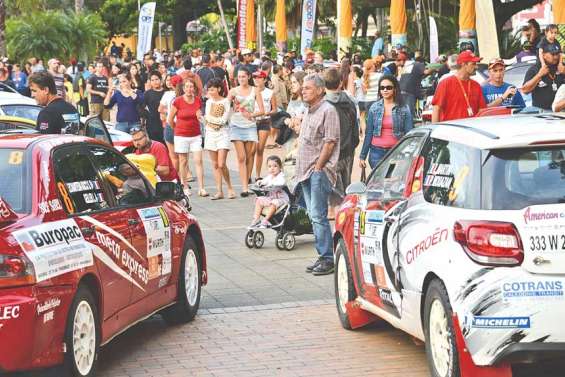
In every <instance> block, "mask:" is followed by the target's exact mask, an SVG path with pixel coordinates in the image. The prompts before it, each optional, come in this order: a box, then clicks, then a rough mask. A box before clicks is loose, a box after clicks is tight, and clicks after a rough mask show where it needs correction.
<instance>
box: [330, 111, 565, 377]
mask: <svg viewBox="0 0 565 377" xmlns="http://www.w3.org/2000/svg"><path fill="white" fill-rule="evenodd" d="M347 194H348V195H347V196H346V198H345V200H344V202H343V203H342V206H341V208H340V211H339V213H338V215H337V217H336V232H335V235H334V241H335V242H334V244H335V259H336V270H335V285H336V302H337V310H338V314H339V317H340V320H341V322H342V325H343V326H344V327H345V328H348V329H351V328H356V327H360V326H363V325H365V324H367V323H369V322H372V321H374V320H377V319H379V318H380V319H384V320H386V321H388V322H390V323H391V324H393V325H394V326H396V327H398V328H400V329H402V330H404V331H406V332H408V333H409V334H411V335H413V336H415V337H416V338H419V339H421V340H424V341H425V343H426V353H427V357H428V362H429V367H430V371H431V373H432V375H433V376H441V377H452V376H472V377H479V376H511V375H512V369H511V365H512V364H515V363H523V362H531V361H535V360H539V359H543V358H547V357H555V356H557V357H563V356H565V326H563V325H562V324H561V322H560V321H562V320H563V318H564V317H565V296H564V290H565V114H564V115H560V114H542V115H518V116H512V117H510V116H504V117H485V118H475V119H466V120H457V121H452V122H451V124H445V123H444V124H437V125H431V126H425V127H420V128H418V129H414V130H413V131H411V132H410V133H408V134H407V135H406V136H405V137H404V138H403V139H401V140H400V141H399V143H398V144H397V146H396V147H395V148H394V149H392V150H391V151H390V152H389V153H388V154H387V155H386V156H385V157H384V158H383V160H382V161H381V162H380V164H379V165H378V166H377V167H376V168H375V169H374V170H373V172H372V173H371V175H370V176H369V177H368V179H367V180H366V182H358V183H354V184H352V185H350V186H349V187H348V189H347Z"/></svg>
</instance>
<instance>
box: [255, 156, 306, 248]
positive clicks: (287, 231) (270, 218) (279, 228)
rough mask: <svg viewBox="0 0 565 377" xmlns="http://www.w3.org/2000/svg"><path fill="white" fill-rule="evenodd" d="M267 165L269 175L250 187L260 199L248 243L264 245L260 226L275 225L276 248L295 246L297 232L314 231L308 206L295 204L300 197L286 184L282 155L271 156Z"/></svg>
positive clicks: (256, 206) (298, 233)
mask: <svg viewBox="0 0 565 377" xmlns="http://www.w3.org/2000/svg"><path fill="white" fill-rule="evenodd" d="M267 167H268V170H269V173H270V174H269V176H267V177H266V178H264V179H262V180H260V181H258V182H257V183H256V185H254V186H250V187H249V188H250V190H252V191H253V192H254V193H255V194H256V195H257V199H256V202H255V212H254V217H253V221H252V222H251V225H250V226H249V227H248V232H247V234H246V236H245V244H246V245H247V247H249V248H253V247H255V248H257V249H259V248H261V247H262V246H263V244H264V242H265V236H264V234H263V232H262V231H261V230H262V229H272V230H274V231H276V232H277V237H276V246H277V248H278V249H279V250H285V249H286V250H292V249H293V248H294V246H295V244H296V239H295V235H301V234H306V233H312V224H311V223H310V220H309V218H308V214H307V213H306V210H305V209H304V208H303V207H300V206H298V205H297V204H296V203H297V198H296V197H295V195H293V194H292V193H291V192H290V191H289V189H288V187H287V185H286V182H285V175H284V173H283V172H282V171H281V169H282V161H281V159H280V158H279V157H277V156H270V157H269V158H268V159H267ZM261 217H262V218H261Z"/></svg>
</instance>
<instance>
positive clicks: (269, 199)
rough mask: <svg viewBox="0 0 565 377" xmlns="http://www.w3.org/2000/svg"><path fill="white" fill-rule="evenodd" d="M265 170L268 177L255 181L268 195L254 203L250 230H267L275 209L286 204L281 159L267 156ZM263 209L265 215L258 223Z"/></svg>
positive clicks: (286, 198) (286, 197) (286, 196)
mask: <svg viewBox="0 0 565 377" xmlns="http://www.w3.org/2000/svg"><path fill="white" fill-rule="evenodd" d="M267 170H268V171H269V175H268V176H266V177H265V178H263V179H261V180H259V181H257V186H260V187H263V188H265V189H266V190H267V191H268V194H267V195H266V196H260V197H258V198H257V200H256V201H255V214H254V216H253V221H252V222H251V228H254V227H259V228H268V227H269V226H270V225H271V224H270V222H269V220H270V219H271V217H273V215H274V214H275V212H276V211H277V208H280V207H281V206H283V205H285V204H286V203H288V195H287V194H286V192H285V191H284V190H283V186H284V185H285V178H284V173H283V172H282V161H281V159H280V158H279V157H277V156H269V158H267ZM263 208H267V213H266V214H265V217H264V218H263V221H260V220H259V218H260V217H261V213H262V212H263Z"/></svg>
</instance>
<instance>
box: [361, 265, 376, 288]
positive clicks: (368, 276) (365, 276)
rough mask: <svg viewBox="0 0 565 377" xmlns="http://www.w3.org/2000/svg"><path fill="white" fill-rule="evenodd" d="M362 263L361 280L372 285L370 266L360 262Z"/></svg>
mask: <svg viewBox="0 0 565 377" xmlns="http://www.w3.org/2000/svg"><path fill="white" fill-rule="evenodd" d="M362 263H363V280H364V281H365V283H367V284H374V281H373V274H372V273H371V264H369V263H367V262H362Z"/></svg>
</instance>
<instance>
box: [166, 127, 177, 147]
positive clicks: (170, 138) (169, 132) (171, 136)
mask: <svg viewBox="0 0 565 377" xmlns="http://www.w3.org/2000/svg"><path fill="white" fill-rule="evenodd" d="M164 139H165V141H166V142H167V143H169V144H174V143H175V133H174V132H173V127H171V126H170V125H169V124H167V125H165V130H164Z"/></svg>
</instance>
